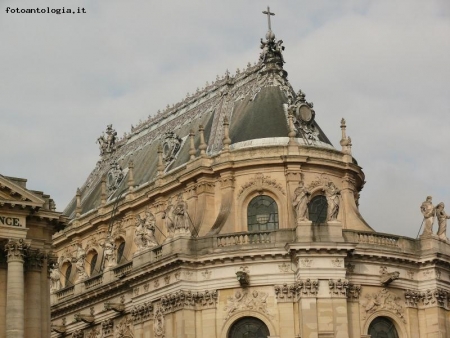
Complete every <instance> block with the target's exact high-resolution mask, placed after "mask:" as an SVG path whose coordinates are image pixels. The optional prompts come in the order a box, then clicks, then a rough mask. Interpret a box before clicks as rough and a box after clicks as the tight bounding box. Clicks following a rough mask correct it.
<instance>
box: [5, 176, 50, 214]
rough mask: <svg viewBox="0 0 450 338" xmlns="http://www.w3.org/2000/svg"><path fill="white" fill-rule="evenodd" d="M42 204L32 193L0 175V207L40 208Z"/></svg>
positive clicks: (40, 199)
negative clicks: (7, 205) (4, 205)
mask: <svg viewBox="0 0 450 338" xmlns="http://www.w3.org/2000/svg"><path fill="white" fill-rule="evenodd" d="M44 202H45V201H44V200H43V199H42V198H40V197H39V196H37V195H36V194H34V193H33V192H31V191H29V190H28V189H26V188H23V187H21V186H20V185H18V184H16V183H14V182H12V181H11V180H9V179H8V178H6V177H4V176H1V175H0V205H3V204H5V203H7V204H17V205H22V206H24V207H25V206H31V207H42V206H43V205H44Z"/></svg>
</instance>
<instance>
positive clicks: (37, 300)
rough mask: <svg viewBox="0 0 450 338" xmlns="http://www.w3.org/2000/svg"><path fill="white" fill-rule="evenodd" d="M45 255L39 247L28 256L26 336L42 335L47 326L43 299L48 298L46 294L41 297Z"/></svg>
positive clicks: (29, 251) (26, 263)
mask: <svg viewBox="0 0 450 338" xmlns="http://www.w3.org/2000/svg"><path fill="white" fill-rule="evenodd" d="M43 258H44V255H43V254H42V253H41V252H40V250H37V249H29V250H28V252H27V257H26V262H25V266H26V275H25V289H26V294H25V301H26V304H27V308H26V311H25V336H26V337H36V338H39V337H41V335H40V333H41V329H42V327H43V326H47V323H46V322H44V321H42V316H43V311H42V310H43V309H42V303H41V302H42V301H43V300H44V299H46V296H47V295H46V294H45V296H44V297H41V283H42V278H41V271H42V265H43Z"/></svg>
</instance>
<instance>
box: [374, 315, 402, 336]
mask: <svg viewBox="0 0 450 338" xmlns="http://www.w3.org/2000/svg"><path fill="white" fill-rule="evenodd" d="M369 335H370V336H371V337H372V338H398V333H397V329H396V328H395V326H394V323H393V322H392V321H391V320H390V319H389V318H387V317H377V318H375V319H374V320H373V321H372V323H370V326H369Z"/></svg>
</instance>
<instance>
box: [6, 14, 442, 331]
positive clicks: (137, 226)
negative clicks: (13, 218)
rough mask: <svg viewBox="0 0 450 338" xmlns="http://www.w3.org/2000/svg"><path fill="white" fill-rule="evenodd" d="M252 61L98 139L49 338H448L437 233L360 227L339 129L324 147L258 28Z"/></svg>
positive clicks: (63, 259)
mask: <svg viewBox="0 0 450 338" xmlns="http://www.w3.org/2000/svg"><path fill="white" fill-rule="evenodd" d="M268 12H269V14H270V11H268ZM269 27H270V26H269ZM261 50H262V51H261V54H260V57H259V60H257V62H256V63H255V64H253V65H251V64H249V65H248V67H247V68H246V69H243V70H241V71H237V72H236V74H234V75H231V74H229V73H227V74H225V75H224V76H223V77H221V78H218V79H217V81H216V82H214V83H212V84H207V86H206V87H205V88H202V89H201V90H197V92H196V93H195V94H192V95H190V96H188V97H186V98H185V99H183V100H182V101H180V102H179V103H177V104H175V105H172V106H168V107H167V108H166V109H165V110H164V111H161V112H158V114H156V115H155V116H154V117H152V118H149V119H148V120H146V121H144V122H142V123H141V124H139V125H137V126H136V127H134V128H132V130H131V132H130V133H129V134H127V135H125V136H124V137H123V138H121V139H119V138H118V137H117V132H116V131H115V130H114V128H113V126H112V125H108V126H107V128H106V131H105V132H104V133H103V135H102V136H100V137H99V139H98V143H99V146H100V160H99V161H98V162H97V164H96V166H95V168H94V170H93V171H92V173H91V174H90V175H89V177H88V178H87V180H86V182H85V183H84V185H83V186H81V187H80V188H79V189H78V191H77V194H76V196H75V198H74V199H73V201H72V202H71V203H70V204H69V205H68V207H67V208H66V209H65V211H64V213H63V214H64V215H65V216H66V217H67V218H68V221H67V224H66V226H65V227H64V229H62V230H60V231H59V232H57V233H56V234H55V235H54V236H53V245H54V253H55V256H56V262H57V263H55V265H54V267H53V269H52V270H51V272H50V282H51V320H52V326H51V329H52V333H51V336H52V337H54V338H56V337H72V338H81V337H89V338H96V337H121V338H125V337H128V338H130V337H134V338H144V337H145V338H163V337H166V338H172V337H180V338H181V337H183V338H184V337H185V338H194V337H195V338H212V337H216V338H240V337H273V338H274V337H281V338H300V337H301V338H331V337H337V338H344V337H345V338H347V337H351V338H356V337H358V338H359V337H366V338H368V337H373V338H376V337H393V338H394V337H401V338H419V337H429V338H431V337H436V338H438V337H441V338H442V337H448V336H449V335H450V333H448V332H450V315H449V313H450V312H449V310H450V309H449V305H450V304H449V295H450V294H449V292H450V265H449V261H450V260H449V255H450V245H449V242H448V241H447V239H446V237H445V231H444V235H443V236H442V231H441V236H437V235H435V234H433V232H432V230H430V232H426V233H424V234H423V236H421V237H420V239H411V238H406V237H401V236H397V235H391V234H383V233H378V232H376V230H374V229H372V228H371V227H370V226H369V225H368V224H367V223H366V221H365V220H364V218H363V217H362V215H361V214H360V212H359V208H358V205H359V193H360V191H361V189H362V188H363V185H364V183H365V180H364V173H363V171H362V169H361V167H360V166H359V165H358V163H357V161H356V160H355V159H354V158H353V156H352V143H351V139H350V137H348V136H347V133H346V122H345V121H344V120H342V121H341V125H340V126H336V128H340V129H341V131H342V138H341V140H340V146H339V147H337V148H335V147H334V146H333V145H332V144H331V142H330V141H329V140H328V138H327V137H326V135H325V133H324V132H323V131H322V130H321V128H320V127H319V124H318V122H317V121H318V120H320V118H319V117H321V118H324V116H326V114H325V113H324V114H323V115H321V116H317V118H316V113H315V111H314V108H313V105H312V103H309V102H308V101H307V100H306V97H305V94H304V93H303V92H302V91H294V89H293V88H292V86H291V85H290V83H289V81H288V79H287V72H286V70H285V69H284V60H283V50H284V47H283V46H282V41H281V40H277V39H276V37H275V34H274V33H273V31H272V30H271V29H270V28H269V31H268V32H267V34H266V36H265V39H264V40H261ZM418 198H419V199H420V200H421V199H422V197H418ZM430 203H431V209H430V205H428V204H427V205H425V206H423V212H424V217H425V218H426V221H427V222H428V223H430V222H431V224H432V223H433V217H434V216H435V214H436V213H435V209H434V206H433V205H432V202H431V201H430ZM418 211H419V210H418ZM427 212H428V213H427ZM418 217H420V214H419V212H418ZM430 217H431V219H430ZM441 221H442V216H441V218H440V224H441V226H444V223H442V222H441ZM21 222H23V221H21ZM428 223H427V224H428ZM441 230H442V228H441ZM8 264H9V263H8ZM1 271H3V270H0V272H1ZM0 311H1V307H0ZM42 316H45V314H44V313H42ZM0 317H1V316H0ZM42 319H44V317H43V318H42ZM0 326H1V325H0ZM33 337H34V336H33Z"/></svg>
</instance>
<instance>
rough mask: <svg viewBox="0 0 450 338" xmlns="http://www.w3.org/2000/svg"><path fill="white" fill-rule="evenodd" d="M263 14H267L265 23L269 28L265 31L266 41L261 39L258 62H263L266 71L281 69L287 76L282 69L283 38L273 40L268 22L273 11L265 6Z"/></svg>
mask: <svg viewBox="0 0 450 338" xmlns="http://www.w3.org/2000/svg"><path fill="white" fill-rule="evenodd" d="M262 13H263V14H266V15H267V25H268V27H269V30H268V31H267V33H266V41H263V39H261V46H260V48H261V49H262V51H261V54H260V56H259V62H260V63H263V64H264V65H265V66H266V67H265V68H266V69H267V70H268V71H270V70H274V71H277V72H279V71H282V72H283V74H284V76H285V77H286V76H287V73H286V72H285V71H284V70H283V64H284V63H285V61H284V58H283V54H282V52H283V51H284V46H282V44H283V40H278V41H277V40H275V34H274V33H273V31H272V25H271V22H270V17H271V16H273V15H275V13H273V12H271V11H270V7H269V6H267V11H263V12H262Z"/></svg>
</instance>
